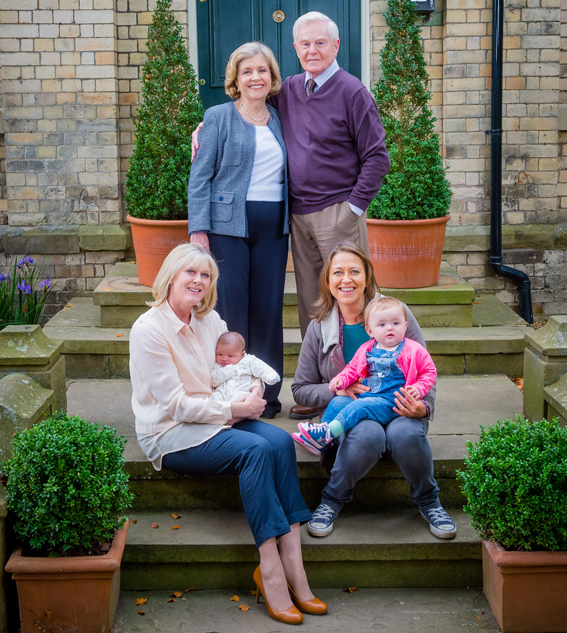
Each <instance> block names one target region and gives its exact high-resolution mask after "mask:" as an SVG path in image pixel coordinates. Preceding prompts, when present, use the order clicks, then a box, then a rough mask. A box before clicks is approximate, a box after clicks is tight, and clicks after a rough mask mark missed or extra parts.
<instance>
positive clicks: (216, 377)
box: [211, 332, 280, 402]
mask: <svg viewBox="0 0 567 633" xmlns="http://www.w3.org/2000/svg"><path fill="white" fill-rule="evenodd" d="M279 380H280V377H279V375H278V373H277V372H276V371H274V370H273V369H272V368H271V367H270V366H269V365H267V364H266V363H265V362H264V361H262V360H260V359H259V358H257V357H256V356H253V355H252V354H247V353H246V349H245V342H244V338H243V337H242V336H241V335H240V334H239V333H238V332H225V333H224V334H221V335H220V337H219V340H218V341H217V349H216V363H215V367H214V369H213V371H212V372H211V387H212V388H213V389H214V391H213V393H212V395H211V400H214V401H215V402H236V401H237V400H239V399H240V398H242V397H245V396H247V395H248V394H249V393H250V391H251V389H252V388H253V387H261V386H262V382H265V383H266V384H268V385H274V384H275V383H276V382H278V381H279Z"/></svg>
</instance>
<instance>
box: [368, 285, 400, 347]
mask: <svg viewBox="0 0 567 633" xmlns="http://www.w3.org/2000/svg"><path fill="white" fill-rule="evenodd" d="M364 323H365V325H366V331H367V332H368V334H369V335H370V336H371V337H372V338H374V339H376V341H377V343H378V344H379V345H383V346H385V347H395V346H396V345H398V343H400V341H401V340H402V339H403V338H404V336H405V335H406V329H407V327H408V319H407V312H406V307H405V305H404V304H403V303H402V302H401V301H398V300H397V299H394V297H378V298H376V299H372V301H371V302H370V303H369V304H368V305H367V306H366V310H365V311H364Z"/></svg>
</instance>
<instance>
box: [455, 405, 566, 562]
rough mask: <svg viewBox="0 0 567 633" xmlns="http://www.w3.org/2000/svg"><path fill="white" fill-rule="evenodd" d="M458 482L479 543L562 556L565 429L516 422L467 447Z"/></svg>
mask: <svg viewBox="0 0 567 633" xmlns="http://www.w3.org/2000/svg"><path fill="white" fill-rule="evenodd" d="M467 448H468V452H469V456H468V457H467V458H465V460H464V462H465V466H466V470H464V471H460V472H459V474H458V477H459V479H460V481H461V482H462V489H463V492H464V494H465V496H466V497H467V505H466V506H465V512H466V513H467V514H468V515H469V516H470V518H471V523H472V526H473V527H474V528H475V529H476V530H477V532H478V533H479V535H480V536H481V538H483V539H484V540H488V541H498V543H500V545H502V547H504V549H506V550H549V551H557V550H564V551H565V550H567V427H560V426H559V424H558V422H557V421H556V420H555V421H552V422H547V421H546V420H542V421H541V422H534V423H530V422H528V421H527V420H524V419H523V418H522V417H520V416H518V417H517V420H516V421H513V420H504V421H503V422H498V423H497V424H495V425H493V426H489V427H488V428H486V429H485V428H483V427H481V434H480V439H479V440H478V442H476V443H475V444H473V443H471V442H468V443H467Z"/></svg>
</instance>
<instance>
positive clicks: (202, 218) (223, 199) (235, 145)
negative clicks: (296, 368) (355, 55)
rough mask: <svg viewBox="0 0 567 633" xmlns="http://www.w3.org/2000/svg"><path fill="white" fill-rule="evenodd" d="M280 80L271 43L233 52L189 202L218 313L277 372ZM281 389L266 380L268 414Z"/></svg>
mask: <svg viewBox="0 0 567 633" xmlns="http://www.w3.org/2000/svg"><path fill="white" fill-rule="evenodd" d="M280 85H281V77H280V71H279V68H278V64H277V62H276V59H275V57H274V54H273V53H272V51H271V50H270V49H269V48H268V47H267V46H264V45H263V44H260V43H258V42H249V43H247V44H243V45H242V46H240V47H239V48H237V49H236V50H235V51H234V52H233V53H232V55H231V56H230V59H229V61H228V65H227V67H226V79H225V91H226V93H227V94H228V95H229V96H230V97H232V98H233V99H235V101H232V102H231V103H225V104H222V105H218V106H215V107H213V108H210V109H209V110H207V112H206V113H205V118H204V121H203V128H202V130H201V135H200V141H201V149H200V150H199V153H198V154H197V157H196V159H195V161H194V163H193V166H192V168H191V177H190V179H189V194H188V205H189V234H190V236H191V237H190V239H191V242H193V243H198V244H202V245H203V246H204V247H205V248H207V249H208V248H210V250H211V252H212V253H213V254H214V256H215V258H216V260H217V262H218V264H219V268H220V281H219V302H218V306H217V309H218V312H219V314H220V315H221V316H222V318H223V319H224V320H225V321H226V323H227V325H228V327H229V329H230V330H233V331H236V332H239V333H240V334H242V336H243V337H244V339H245V341H246V343H247V346H248V351H249V352H250V353H251V354H255V355H256V356H258V357H259V358H261V359H262V360H263V361H265V362H266V363H268V365H270V366H271V367H273V368H274V369H275V370H276V371H277V372H278V373H279V374H280V376H281V375H282V374H283V329H282V327H283V324H282V309H283V293H284V283H285V269H286V263H287V252H288V233H289V218H288V209H287V178H286V162H287V156H286V149H285V144H284V140H283V137H282V132H281V127H280V122H279V119H278V117H277V114H276V111H275V110H274V108H272V107H271V106H268V105H266V98H267V97H268V96H269V95H273V94H276V93H277V92H278V91H279V89H280ZM280 389H281V381H280V382H278V383H277V384H275V385H272V386H268V387H266V392H265V394H264V396H265V398H266V401H267V405H266V408H265V410H264V412H263V413H262V417H265V418H273V417H274V416H275V415H276V414H277V413H278V412H279V411H281V404H280V402H279V400H278V395H279V392H280Z"/></svg>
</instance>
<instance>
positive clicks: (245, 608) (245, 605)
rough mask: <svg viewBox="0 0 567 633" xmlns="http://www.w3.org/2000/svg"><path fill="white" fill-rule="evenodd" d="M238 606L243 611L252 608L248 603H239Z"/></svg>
mask: <svg viewBox="0 0 567 633" xmlns="http://www.w3.org/2000/svg"><path fill="white" fill-rule="evenodd" d="M238 608H239V609H240V610H241V611H248V609H250V607H249V606H248V605H247V604H239V605H238Z"/></svg>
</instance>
